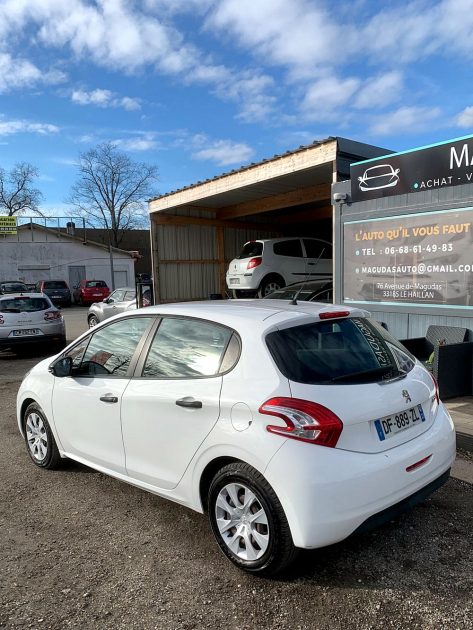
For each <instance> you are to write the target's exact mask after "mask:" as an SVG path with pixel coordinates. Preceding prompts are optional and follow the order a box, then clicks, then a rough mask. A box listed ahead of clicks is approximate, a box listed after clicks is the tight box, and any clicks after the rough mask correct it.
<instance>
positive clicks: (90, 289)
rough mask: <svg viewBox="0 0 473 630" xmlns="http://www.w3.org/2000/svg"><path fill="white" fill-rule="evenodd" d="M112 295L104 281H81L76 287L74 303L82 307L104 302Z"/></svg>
mask: <svg viewBox="0 0 473 630" xmlns="http://www.w3.org/2000/svg"><path fill="white" fill-rule="evenodd" d="M109 295H110V289H109V288H108V286H107V283H106V282H104V281H103V280H81V281H80V282H79V284H77V285H76V286H75V287H74V302H76V304H80V305H81V306H83V305H85V304H92V303H93V302H102V301H103V300H105V298H107V297H108V296H109Z"/></svg>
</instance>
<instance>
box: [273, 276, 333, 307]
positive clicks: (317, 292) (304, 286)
mask: <svg viewBox="0 0 473 630" xmlns="http://www.w3.org/2000/svg"><path fill="white" fill-rule="evenodd" d="M294 298H297V300H301V301H304V302H326V303H327V304H331V303H332V302H333V282H332V281H331V280H330V281H329V282H327V280H311V281H310V282H294V284H289V285H288V286H287V287H283V288H282V289H278V290H277V291H273V293H270V294H269V295H267V296H266V297H265V300H293V299H294Z"/></svg>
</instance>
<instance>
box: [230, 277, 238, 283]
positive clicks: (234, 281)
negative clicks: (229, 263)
mask: <svg viewBox="0 0 473 630" xmlns="http://www.w3.org/2000/svg"><path fill="white" fill-rule="evenodd" d="M230 284H240V278H230Z"/></svg>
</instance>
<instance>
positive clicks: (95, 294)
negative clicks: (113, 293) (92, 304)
mask: <svg viewBox="0 0 473 630" xmlns="http://www.w3.org/2000/svg"><path fill="white" fill-rule="evenodd" d="M92 297H102V294H101V293H94V294H93V296H92Z"/></svg>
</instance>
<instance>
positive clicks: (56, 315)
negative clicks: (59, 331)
mask: <svg viewBox="0 0 473 630" xmlns="http://www.w3.org/2000/svg"><path fill="white" fill-rule="evenodd" d="M61 318H62V315H61V313H60V312H59V311H47V312H46V313H45V314H44V320H45V321H46V322H51V321H53V320H54V319H61Z"/></svg>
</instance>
